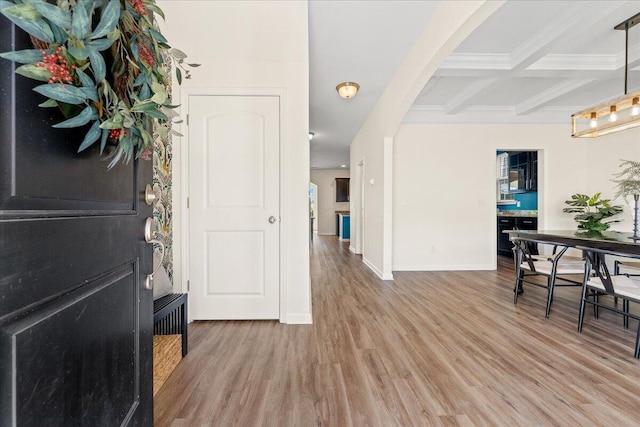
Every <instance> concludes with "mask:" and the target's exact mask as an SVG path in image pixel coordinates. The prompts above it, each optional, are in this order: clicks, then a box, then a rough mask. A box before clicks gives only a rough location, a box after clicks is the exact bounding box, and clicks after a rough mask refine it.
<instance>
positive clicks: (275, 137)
mask: <svg viewBox="0 0 640 427" xmlns="http://www.w3.org/2000/svg"><path fill="white" fill-rule="evenodd" d="M187 104H188V114H189V118H190V126H189V131H190V134H189V161H188V179H189V195H190V197H189V204H188V221H189V233H188V248H189V262H188V264H187V265H188V269H189V277H190V282H191V289H190V291H191V292H190V301H189V305H190V307H189V310H190V314H191V316H192V318H193V319H195V320H231V319H238V320H243V319H279V317H280V250H281V248H280V108H281V106H280V97H279V96H275V95H274V96H252V95H246V96H229V95H190V96H189V97H188V100H187Z"/></svg>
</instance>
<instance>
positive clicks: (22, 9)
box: [2, 3, 42, 21]
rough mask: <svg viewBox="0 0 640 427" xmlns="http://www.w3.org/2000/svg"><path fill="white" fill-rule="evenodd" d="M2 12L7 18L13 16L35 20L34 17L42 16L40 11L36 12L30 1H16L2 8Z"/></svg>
mask: <svg viewBox="0 0 640 427" xmlns="http://www.w3.org/2000/svg"><path fill="white" fill-rule="evenodd" d="M2 13H3V14H4V15H5V16H6V17H7V18H9V19H11V17H13V18H19V19H25V20H29V21H35V20H36V19H40V18H42V15H41V14H40V12H38V10H37V9H36V8H35V7H33V5H31V4H30V3H18V4H15V5H13V6H9V7H6V8H4V9H2Z"/></svg>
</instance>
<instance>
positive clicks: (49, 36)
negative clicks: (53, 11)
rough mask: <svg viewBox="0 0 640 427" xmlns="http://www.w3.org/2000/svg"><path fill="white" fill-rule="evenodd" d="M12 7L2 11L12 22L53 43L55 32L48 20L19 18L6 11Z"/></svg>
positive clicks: (38, 37)
mask: <svg viewBox="0 0 640 427" xmlns="http://www.w3.org/2000/svg"><path fill="white" fill-rule="evenodd" d="M8 9H10V8H8V7H7V8H4V9H2V10H1V11H0V12H1V13H2V14H3V15H4V16H5V17H7V19H9V20H10V21H11V22H13V23H14V24H16V25H17V26H18V27H20V28H22V29H23V30H25V31H26V32H27V33H29V34H32V35H33V36H34V37H35V38H37V39H40V40H42V41H45V42H47V43H53V42H54V41H55V37H54V36H53V32H52V31H51V27H50V26H49V24H47V22H46V21H45V20H44V19H42V18H40V19H24V18H18V17H16V16H11V15H9V14H7V13H5V12H6V11H7V10H8Z"/></svg>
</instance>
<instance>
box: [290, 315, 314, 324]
mask: <svg viewBox="0 0 640 427" xmlns="http://www.w3.org/2000/svg"><path fill="white" fill-rule="evenodd" d="M312 323H313V317H312V316H311V313H297V314H289V315H287V324H289V325H311V324H312Z"/></svg>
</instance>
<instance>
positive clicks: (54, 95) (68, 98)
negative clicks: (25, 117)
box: [33, 83, 87, 105]
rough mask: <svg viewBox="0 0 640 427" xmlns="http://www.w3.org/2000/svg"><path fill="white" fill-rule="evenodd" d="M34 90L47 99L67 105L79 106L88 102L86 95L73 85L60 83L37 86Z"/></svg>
mask: <svg viewBox="0 0 640 427" xmlns="http://www.w3.org/2000/svg"><path fill="white" fill-rule="evenodd" d="M33 90H34V91H36V92H38V93H39V94H41V95H44V96H46V97H47V98H51V99H55V100H56V101H60V102H66V103H67V104H73V105H79V104H82V103H84V102H85V101H86V100H87V97H86V95H85V94H84V93H82V91H81V90H80V89H79V88H77V87H75V86H72V85H62V84H60V83H53V84H45V85H40V86H36V87H34V88H33Z"/></svg>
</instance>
